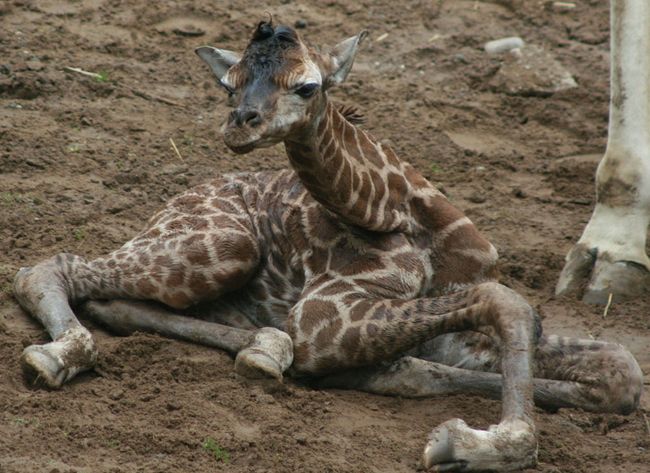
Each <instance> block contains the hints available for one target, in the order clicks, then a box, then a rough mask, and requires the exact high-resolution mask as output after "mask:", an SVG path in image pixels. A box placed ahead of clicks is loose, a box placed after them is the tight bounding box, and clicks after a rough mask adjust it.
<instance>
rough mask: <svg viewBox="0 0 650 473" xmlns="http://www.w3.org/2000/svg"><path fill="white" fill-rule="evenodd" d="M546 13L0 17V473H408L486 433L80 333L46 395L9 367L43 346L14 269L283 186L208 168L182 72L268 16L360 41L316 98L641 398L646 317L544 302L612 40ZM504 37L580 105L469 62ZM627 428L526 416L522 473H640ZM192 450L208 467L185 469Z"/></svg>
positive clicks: (583, 188) (154, 6)
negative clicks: (531, 455) (453, 432)
mask: <svg viewBox="0 0 650 473" xmlns="http://www.w3.org/2000/svg"><path fill="white" fill-rule="evenodd" d="M547 3H550V2H541V1H537V0H526V1H524V0H519V1H517V0H511V1H508V0H500V1H497V0H495V1H474V0H472V1H456V0H454V1H452V0H448V1H442V2H438V1H406V2H395V1H389V0H381V1H370V0H345V1H341V2H337V1H331V0H324V1H312V2H291V1H287V0H284V1H269V2H266V3H265V4H264V5H263V6H260V5H259V4H258V2H247V1H244V0H228V1H221V2H208V1H205V0H199V1H189V0H177V1H164V2H147V1H145V0H132V1H120V0H97V1H92V0H77V1H62V0H39V1H36V0H34V1H29V0H13V1H12V0H8V1H5V2H3V3H2V4H0V357H1V359H2V365H1V366H0V471H1V472H49V473H55V472H59V473H67V472H118V471H122V472H131V471H142V472H187V471H224V472H259V473H261V472H295V471H300V472H409V471H414V470H415V469H416V468H417V467H418V459H419V457H420V452H421V449H422V447H423V445H424V442H425V437H426V435H427V433H428V432H429V431H430V429H431V428H433V427H434V426H435V425H437V424H438V423H440V422H442V421H444V420H446V419H449V418H451V417H462V418H464V419H466V420H467V421H468V422H469V423H470V424H471V425H473V426H478V427H486V426H487V425H489V424H490V423H493V422H495V421H496V420H497V419H498V415H499V409H500V406H499V403H498V402H495V401H490V400H483V399H480V398H476V397H471V396H467V397H463V396H455V397H443V398H435V399H426V400H408V399H398V398H387V397H380V396H372V395H367V394H363V393H356V392H346V391H315V390H312V389H309V388H308V387H305V386H300V385H297V384H295V383H293V382H287V383H286V384H285V385H284V386H283V387H277V386H271V385H264V384H249V383H247V382H246V381H244V380H242V379H238V378H237V377H235V375H234V374H233V370H232V360H231V359H230V358H229V357H228V356H226V355H225V354H223V353H220V352H218V351H215V350H211V349H207V348H202V347H198V346H194V345H190V344H186V343H181V342H176V341H171V340H166V339H163V338H160V337H157V336H153V335H145V334H136V335H134V336H130V337H123V338H119V337H115V336H112V335H110V334H108V333H107V332H105V331H103V330H101V329H100V328H98V327H92V331H93V332H94V333H95V334H96V337H97V339H98V342H99V346H100V349H101V357H100V360H99V365H98V367H97V369H96V370H95V371H94V372H92V373H89V374H86V375H83V376H80V377H79V378H78V379H77V380H75V381H74V382H72V383H70V384H68V385H66V386H65V387H64V388H63V389H62V390H60V391H57V392H48V391H45V390H38V389H34V388H33V387H31V386H30V384H29V383H27V382H26V381H25V380H24V379H23V376H22V372H21V368H20V364H19V356H20V353H21V350H22V349H23V347H24V346H26V345H28V344H31V343H34V342H39V341H41V342H45V341H46V340H47V336H46V334H45V333H44V331H43V330H42V329H41V327H40V326H38V325H37V324H35V323H34V322H33V321H32V320H31V319H30V318H29V317H28V316H27V315H26V314H25V313H23V312H22V311H21V310H20V309H19V307H18V306H17V304H16V303H15V301H14V300H13V299H12V296H11V280H12V277H13V275H14V273H15V272H16V270H17V268H18V267H20V266H24V265H31V264H34V263H35V262H37V261H38V260H40V259H42V258H45V257H48V256H50V255H53V254H55V253H57V252H61V251H64V250H66V251H71V252H75V253H79V254H83V255H86V256H94V255H99V254H102V253H104V252H107V251H108V250H110V249H113V248H116V247H117V246H119V245H120V244H121V243H122V242H124V241H125V240H126V239H128V238H129V237H131V236H132V235H134V233H135V232H136V231H137V230H138V229H139V228H140V227H141V225H142V224H143V222H144V221H145V219H146V218H147V217H148V216H149V215H150V214H152V212H153V211H154V210H155V209H157V208H158V207H160V206H161V205H162V203H163V202H164V201H165V200H166V199H168V198H169V197H170V196H172V195H174V194H176V193H178V192H180V191H182V190H184V189H186V188H187V187H188V186H190V185H193V184H197V183H200V182H202V181H204V180H207V179H208V178H210V177H211V176H213V175H215V174H217V173H222V172H227V171H234V170H257V169H276V168H281V167H284V166H286V165H287V162H286V158H285V157H284V154H283V150H282V149H281V148H280V147H277V148H274V149H267V150H260V151H256V152H254V153H253V154H250V155H246V156H243V157H240V156H235V155H233V154H232V153H231V152H229V151H228V150H227V149H226V148H225V146H224V145H223V143H222V141H221V140H220V137H219V133H218V125H219V123H220V121H221V118H222V117H223V116H224V113H225V110H226V108H225V100H224V99H225V98H224V97H223V95H222V94H221V92H220V91H219V90H218V89H217V87H215V85H214V81H213V80H212V78H211V77H210V76H209V74H208V72H207V70H206V68H205V66H204V65H203V64H201V63H200V61H199V60H198V58H197V57H196V56H195V55H194V54H193V52H192V50H193V49H194V47H196V46H198V45H200V44H203V43H210V44H214V45H220V46H223V47H226V48H229V49H238V48H241V47H243V45H244V44H245V42H246V39H247V38H248V35H249V33H250V30H251V27H252V26H253V25H254V23H255V22H256V21H257V20H258V19H260V18H262V17H263V16H264V12H265V11H269V12H272V13H273V14H274V15H276V18H277V20H279V21H282V22H286V23H290V24H293V23H294V22H296V21H298V20H301V21H302V22H303V23H302V24H301V26H303V27H304V29H303V30H301V32H302V34H303V35H304V36H305V37H307V39H310V40H312V41H314V42H317V43H325V44H330V45H331V44H334V43H336V42H338V41H339V40H341V39H343V38H345V37H347V36H350V35H352V34H355V33H357V32H358V31H360V30H361V29H369V30H370V31H371V35H372V36H371V38H370V40H369V41H368V43H367V44H366V45H365V46H364V47H363V50H362V52H361V54H360V57H359V59H358V61H357V64H356V65H355V68H354V71H353V74H352V75H351V77H350V80H349V82H348V83H347V84H346V85H345V86H343V87H341V88H340V89H339V90H337V91H336V92H334V96H335V98H336V99H337V100H339V101H341V102H346V103H351V104H356V105H358V106H359V107H360V108H361V109H362V110H364V112H365V113H366V115H367V117H368V118H369V122H368V124H367V125H366V126H367V128H368V129H370V130H371V131H372V132H373V133H374V134H375V136H378V137H381V138H382V139H386V140H389V141H390V143H391V144H392V145H393V146H394V148H395V149H396V150H397V151H398V153H399V154H400V155H401V156H402V157H403V158H404V159H407V160H409V161H410V162H412V163H414V164H415V165H416V166H417V167H418V168H419V169H420V170H421V171H422V172H423V173H424V174H425V175H426V176H427V177H428V178H430V179H431V180H432V181H434V182H435V183H436V184H438V185H439V186H440V187H441V188H442V189H444V192H446V193H447V194H448V196H449V198H450V199H451V200H452V201H453V202H455V203H456V205H458V206H459V207H461V208H462V209H464V210H465V211H466V212H467V214H468V215H469V216H470V217H471V218H472V219H473V220H474V221H475V223H476V224H477V225H478V226H479V227H480V228H481V229H482V231H483V232H484V233H485V234H486V235H488V236H489V237H490V238H491V240H492V241H493V242H494V243H495V245H496V246H497V247H498V249H499V252H500V254H501V271H502V274H503V281H504V282H505V283H506V284H508V285H510V286H511V287H513V288H515V289H517V290H518V291H520V292H521V293H523V294H524V295H525V296H526V297H527V298H528V299H529V300H530V301H531V303H532V304H533V305H535V307H536V308H537V309H538V310H539V311H540V313H541V314H542V316H543V317H544V319H545V320H544V325H545V330H546V331H547V332H549V333H550V332H560V333H562V334H571V335H578V336H583V337H588V336H593V337H597V338H603V339H607V340H611V341H616V342H620V343H623V344H625V345H627V346H628V347H629V348H630V349H631V350H632V351H633V352H634V354H635V355H636V356H637V358H638V360H639V362H640V363H641V365H642V367H643V369H644V372H645V374H646V375H648V374H650V351H649V350H648V346H649V344H650V316H649V314H648V310H647V308H648V299H645V300H639V301H634V302H631V303H625V304H615V305H613V306H612V307H611V309H610V310H609V313H608V315H607V317H606V318H604V317H603V315H602V314H603V309H602V307H592V306H587V305H584V304H582V303H580V302H578V301H575V300H573V299H570V298H562V299H558V298H555V297H553V295H552V294H553V286H554V283H555V280H556V278H557V276H558V273H559V271H560V269H561V266H562V262H563V257H564V255H565V254H566V252H567V250H568V249H569V248H570V247H571V245H572V243H573V242H575V240H576V239H577V238H578V237H579V235H580V232H581V230H582V228H583V226H584V224H585V223H586V222H587V220H588V218H589V215H590V212H591V209H592V206H593V184H592V180H593V173H594V170H595V165H596V162H597V160H598V157H599V155H600V154H601V153H602V152H603V149H604V146H605V142H606V125H607V102H608V63H609V55H608V49H609V44H608V34H609V31H608V30H609V21H608V6H607V2H603V1H601V0H589V1H587V0H583V1H580V0H578V1H576V2H575V3H576V4H577V6H576V8H575V9H571V10H567V11H557V10H553V9H552V8H548V7H546V6H545V4H547ZM201 33H204V34H203V35H202V36H196V35H197V34H201ZM509 35H519V36H521V37H522V38H524V40H525V41H526V42H527V43H528V44H529V45H535V46H537V47H539V48H541V49H542V50H543V51H546V53H548V54H549V55H550V56H549V57H552V58H555V60H557V61H558V62H559V64H561V65H562V66H564V68H566V69H567V70H568V71H569V72H570V73H571V74H572V75H573V77H574V78H575V80H576V82H577V85H578V86H577V87H576V88H572V89H569V90H565V91H561V92H556V93H550V92H548V90H545V89H544V88H543V87H542V86H540V85H539V84H535V83H534V77H533V76H534V72H535V71H532V72H531V71H530V70H528V73H527V74H528V75H527V74H523V75H522V76H519V75H518V73H517V72H516V68H515V72H513V68H512V64H510V63H509V61H510V62H512V61H511V60H510V59H508V58H507V57H495V56H488V55H487V54H486V53H485V52H484V51H483V50H482V45H483V43H484V42H485V41H487V40H490V39H494V38H499V37H503V36H509ZM65 66H71V67H80V68H82V69H85V70H88V71H94V72H101V73H102V79H101V80H94V79H92V78H89V77H85V76H83V75H80V74H76V73H68V72H64V71H63V68H64V67H65ZM522 84H523V86H521V85H522ZM170 138H173V140H174V141H175V143H176V144H177V145H178V149H179V151H180V153H181V155H182V157H183V160H181V159H179V157H178V156H177V155H176V154H175V152H174V151H173V149H172V147H171V146H170ZM576 155H579V156H582V155H587V156H586V157H585V156H582V157H579V158H574V157H572V156H576ZM642 406H643V408H642V409H641V411H639V412H637V413H635V414H632V415H630V416H628V417H622V416H615V415H596V414H589V413H584V412H582V411H579V410H561V411H560V412H558V413H546V412H543V411H541V410H540V411H536V418H537V422H538V426H539V438H540V454H539V466H538V467H537V468H536V469H534V470H531V471H538V472H560V471H561V472H589V473H595V472H619V471H625V472H627V473H635V472H638V473H641V472H648V471H649V470H650V467H649V466H648V465H650V450H649V449H650V431H649V430H648V424H647V420H644V412H647V410H648V409H649V408H650V402H649V401H648V396H647V395H646V396H645V397H644V398H643V401H642ZM206 439H213V440H214V444H215V445H218V446H219V448H220V449H221V452H222V455H221V456H222V457H224V456H225V455H226V454H227V455H228V457H229V458H228V459H227V461H224V460H226V459H225V458H222V460H221V461H219V460H218V459H217V458H215V455H214V454H213V453H211V452H210V451H209V450H207V449H205V448H203V447H202V445H203V443H204V442H205V441H206Z"/></svg>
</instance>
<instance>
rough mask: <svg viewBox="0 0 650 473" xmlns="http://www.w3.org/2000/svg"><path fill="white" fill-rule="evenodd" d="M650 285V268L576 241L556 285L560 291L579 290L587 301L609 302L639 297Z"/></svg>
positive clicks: (595, 302)
mask: <svg viewBox="0 0 650 473" xmlns="http://www.w3.org/2000/svg"><path fill="white" fill-rule="evenodd" d="M648 287H650V270H649V269H648V268H647V267H646V266H645V265H644V264H641V263H638V262H636V261H625V260H623V259H617V258H616V257H614V255H611V254H610V253H608V252H606V251H602V252H599V251H598V248H595V247H594V248H589V247H588V246H586V245H584V244H576V245H575V246H574V247H573V249H572V250H571V251H570V252H569V254H568V256H567V262H566V264H565V265H564V268H563V269H562V273H561V274H560V278H559V280H558V283H557V286H556V288H555V293H556V294H558V295H564V294H577V295H578V296H579V297H581V298H582V300H583V302H586V303H588V304H607V303H608V302H609V300H610V295H611V296H612V300H614V301H620V300H626V299H634V298H636V297H639V296H640V295H641V294H642V293H643V292H645V291H647V290H648Z"/></svg>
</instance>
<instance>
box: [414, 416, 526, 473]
mask: <svg viewBox="0 0 650 473" xmlns="http://www.w3.org/2000/svg"><path fill="white" fill-rule="evenodd" d="M536 462H537V441H536V439H535V434H534V430H533V428H532V427H531V426H530V425H529V424H527V423H525V422H523V421H514V422H502V423H501V424H499V425H495V426H492V427H490V429H489V430H475V429H471V428H469V427H468V426H467V424H466V423H465V422H464V421H462V420H461V419H452V420H449V421H447V422H445V423H443V424H441V425H439V426H438V427H437V428H435V429H434V430H433V432H431V435H430V436H429V442H428V443H427V445H426V447H425V448H424V454H423V457H422V463H423V465H424V467H425V468H427V469H429V470H430V471H454V472H456V471H458V472H459V471H483V470H496V471H510V470H519V469H522V468H527V467H530V466H534V465H535V463H536Z"/></svg>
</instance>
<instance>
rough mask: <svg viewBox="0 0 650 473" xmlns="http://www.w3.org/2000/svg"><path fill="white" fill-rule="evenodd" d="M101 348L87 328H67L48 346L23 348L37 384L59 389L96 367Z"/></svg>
mask: <svg viewBox="0 0 650 473" xmlns="http://www.w3.org/2000/svg"><path fill="white" fill-rule="evenodd" d="M96 361H97V349H96V348H95V342H94V341H93V339H92V336H91V335H90V332H88V330H86V329H85V328H83V327H82V328H74V329H70V330H68V331H66V332H65V333H64V334H63V335H62V336H61V337H60V338H58V339H57V340H55V341H53V342H50V343H46V344H45V345H31V346H28V347H27V348H25V349H24V350H23V355H22V362H23V367H24V369H25V371H26V373H27V374H28V376H30V377H31V378H33V380H34V383H39V382H42V383H43V384H45V385H46V386H47V387H49V388H52V389H58V388H60V387H61V385H62V384H63V383H65V382H66V381H69V380H70V379H72V378H73V377H74V376H76V375H77V374H78V373H81V372H82V371H86V370H89V369H91V368H92V367H93V366H95V363H96Z"/></svg>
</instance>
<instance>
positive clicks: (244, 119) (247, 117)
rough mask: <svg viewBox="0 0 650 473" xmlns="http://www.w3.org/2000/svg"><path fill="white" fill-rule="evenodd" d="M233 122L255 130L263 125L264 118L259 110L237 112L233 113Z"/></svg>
mask: <svg viewBox="0 0 650 473" xmlns="http://www.w3.org/2000/svg"><path fill="white" fill-rule="evenodd" d="M231 121H234V122H235V124H236V125H237V126H242V125H248V126H250V127H253V128H254V127H256V126H258V125H259V124H260V123H262V116H261V115H260V113H259V112H258V111H257V110H251V109H246V110H235V111H233V112H232V113H231Z"/></svg>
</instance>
